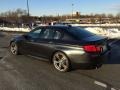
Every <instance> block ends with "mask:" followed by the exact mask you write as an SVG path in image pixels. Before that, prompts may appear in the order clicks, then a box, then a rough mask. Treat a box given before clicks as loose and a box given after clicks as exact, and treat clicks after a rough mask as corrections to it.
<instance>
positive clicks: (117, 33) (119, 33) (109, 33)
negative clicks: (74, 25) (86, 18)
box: [85, 27, 120, 38]
mask: <svg viewBox="0 0 120 90" xmlns="http://www.w3.org/2000/svg"><path fill="white" fill-rule="evenodd" d="M85 29H86V30H88V31H90V32H92V33H95V34H98V35H102V36H106V37H108V38H120V30H119V29H117V28H110V29H103V28H99V27H88V28H85Z"/></svg>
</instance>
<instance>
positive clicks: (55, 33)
mask: <svg viewBox="0 0 120 90" xmlns="http://www.w3.org/2000/svg"><path fill="white" fill-rule="evenodd" d="M61 38H62V32H60V31H57V30H56V31H55V32H54V39H61Z"/></svg>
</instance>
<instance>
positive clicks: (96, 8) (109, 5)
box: [0, 0, 120, 16]
mask: <svg viewBox="0 0 120 90" xmlns="http://www.w3.org/2000/svg"><path fill="white" fill-rule="evenodd" d="M26 2H27V0H0V12H5V11H8V10H15V9H17V8H22V9H26ZM72 4H74V6H73V11H74V12H75V11H79V12H81V14H91V13H93V14H94V13H107V14H108V13H112V14H117V13H118V12H120V0H29V6H30V13H31V15H35V16H41V15H58V14H71V13H72Z"/></svg>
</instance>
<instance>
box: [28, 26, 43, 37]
mask: <svg viewBox="0 0 120 90" xmlns="http://www.w3.org/2000/svg"><path fill="white" fill-rule="evenodd" d="M41 32H42V29H41V28H38V29H35V30H33V31H31V32H30V33H29V34H28V36H29V37H31V38H39V35H40V33H41Z"/></svg>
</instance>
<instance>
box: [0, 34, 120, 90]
mask: <svg viewBox="0 0 120 90" xmlns="http://www.w3.org/2000/svg"><path fill="white" fill-rule="evenodd" d="M15 35H18V34H16V33H14V34H13V33H6V32H4V33H3V32H0V90H112V89H113V90H120V41H119V40H118V41H116V42H114V43H112V44H111V47H112V49H111V53H110V55H109V60H108V61H106V62H105V63H104V65H103V66H102V67H101V68H99V69H93V70H81V69H79V68H78V69H75V70H72V71H71V72H67V73H60V72H58V71H56V70H55V69H54V67H53V65H52V64H50V63H48V62H44V61H41V60H38V59H35V58H32V57H29V56H24V55H18V56H14V55H12V54H11V53H10V52H9V50H8V46H9V41H10V39H11V37H13V36H15ZM111 42H112V41H111ZM111 42H110V43H111Z"/></svg>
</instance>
